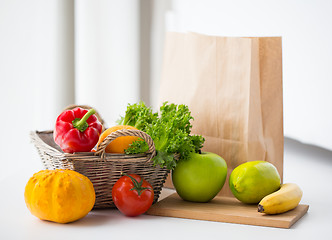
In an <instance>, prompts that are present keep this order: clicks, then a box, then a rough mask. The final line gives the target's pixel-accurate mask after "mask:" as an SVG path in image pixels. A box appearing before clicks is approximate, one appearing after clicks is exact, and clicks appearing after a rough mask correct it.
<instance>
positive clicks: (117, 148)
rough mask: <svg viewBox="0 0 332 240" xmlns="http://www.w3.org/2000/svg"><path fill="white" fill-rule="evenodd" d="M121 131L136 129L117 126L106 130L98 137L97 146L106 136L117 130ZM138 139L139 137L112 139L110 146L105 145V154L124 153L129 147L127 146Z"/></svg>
mask: <svg viewBox="0 0 332 240" xmlns="http://www.w3.org/2000/svg"><path fill="white" fill-rule="evenodd" d="M121 129H132V130H137V128H135V127H132V126H129V125H118V126H114V127H111V128H108V129H106V130H105V131H104V132H103V133H102V134H101V135H100V137H99V140H98V143H97V146H99V145H100V144H101V143H102V141H103V140H104V139H105V138H106V137H107V136H108V135H110V134H111V133H113V132H115V131H117V130H121ZM138 139H139V137H135V136H124V137H118V138H116V139H114V140H113V141H112V142H111V143H110V144H108V145H107V147H106V149H105V152H107V153H125V150H126V149H127V148H128V147H129V145H130V144H132V143H133V142H135V141H136V140H138Z"/></svg>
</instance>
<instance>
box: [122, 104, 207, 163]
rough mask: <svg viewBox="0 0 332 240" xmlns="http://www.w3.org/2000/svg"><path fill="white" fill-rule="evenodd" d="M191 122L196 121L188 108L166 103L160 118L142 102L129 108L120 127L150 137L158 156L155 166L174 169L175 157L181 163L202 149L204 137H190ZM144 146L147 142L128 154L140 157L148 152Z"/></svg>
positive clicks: (138, 145) (129, 150) (133, 145)
mask: <svg viewBox="0 0 332 240" xmlns="http://www.w3.org/2000/svg"><path fill="white" fill-rule="evenodd" d="M191 120H193V117H192V116H191V113H190V111H189V108H188V106H186V105H183V104H180V105H176V104H168V102H164V103H163V105H162V106H161V107H160V113H159V115H158V114H157V113H153V111H152V109H151V108H150V107H147V106H146V105H145V104H144V103H143V102H140V103H138V104H129V105H128V107H127V111H126V114H125V116H124V117H122V118H121V119H120V120H119V121H118V123H119V124H125V125H131V126H134V127H136V128H138V129H139V130H141V131H144V132H146V133H147V134H148V135H150V136H151V138H152V139H153V141H154V144H155V148H156V153H157V154H156V156H155V157H154V159H153V161H154V164H155V165H160V166H161V167H167V168H168V169H174V167H175V166H176V162H177V159H176V156H178V157H179V159H188V157H189V155H190V154H191V153H193V152H198V151H199V150H200V149H201V148H202V146H203V143H204V138H203V137H202V136H200V135H190V132H191V128H192V124H191V123H190V121H191ZM144 145H146V143H145V142H144V141H140V142H136V143H135V144H132V145H131V146H130V147H129V148H128V149H127V152H128V153H141V151H142V149H144V148H146V146H144Z"/></svg>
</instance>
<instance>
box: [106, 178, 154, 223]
mask: <svg viewBox="0 0 332 240" xmlns="http://www.w3.org/2000/svg"><path fill="white" fill-rule="evenodd" d="M153 197H154V193H153V189H152V186H151V185H150V183H148V182H147V181H145V180H144V179H143V178H141V177H140V176H138V175H136V174H129V175H125V176H122V177H121V178H120V179H119V180H118V181H117V182H116V183H115V184H114V186H113V189H112V199H113V202H114V204H115V206H116V207H117V208H118V209H119V210H120V212H122V213H123V214H125V215H127V216H130V217H134V216H137V215H140V214H142V213H145V212H146V211H147V210H148V209H149V208H150V206H151V205H152V202H153Z"/></svg>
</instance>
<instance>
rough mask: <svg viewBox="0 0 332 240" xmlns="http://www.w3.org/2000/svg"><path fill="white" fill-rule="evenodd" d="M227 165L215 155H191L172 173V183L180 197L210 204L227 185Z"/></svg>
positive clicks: (181, 161) (208, 153)
mask: <svg viewBox="0 0 332 240" xmlns="http://www.w3.org/2000/svg"><path fill="white" fill-rule="evenodd" d="M226 176H227V164H226V162H225V160H224V159H223V158H222V157H220V156H219V155H217V154H215V153H210V152H202V153H191V154H190V156H189V158H188V159H186V160H180V161H179V162H178V163H177V165H176V167H175V169H174V170H173V171H172V181H173V185H174V187H175V189H176V192H177V193H178V194H179V196H180V197H181V198H182V199H184V200H187V201H192V202H208V201H210V200H212V199H213V198H214V197H215V196H216V195H217V194H218V192H219V191H220V190H221V189H222V187H223V186H224V184H225V180H226Z"/></svg>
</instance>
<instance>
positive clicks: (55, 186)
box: [24, 169, 96, 223]
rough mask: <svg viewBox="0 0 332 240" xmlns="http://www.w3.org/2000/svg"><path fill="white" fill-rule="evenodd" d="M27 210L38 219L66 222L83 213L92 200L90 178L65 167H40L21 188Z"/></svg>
mask: <svg viewBox="0 0 332 240" xmlns="http://www.w3.org/2000/svg"><path fill="white" fill-rule="evenodd" d="M24 198H25V203H26V205H27V207H28V209H29V210H30V212H31V213H32V214H33V215H35V216H36V217H38V218H40V219H42V220H48V221H52V222H57V223H69V222H73V221H76V220H78V219H81V218H83V217H84V216H86V215H87V214H88V213H89V212H90V211H91V209H92V208H93V206H94V204H95V200H96V195H95V191H94V188H93V185H92V183H91V181H90V180H89V179H88V178H87V177H85V176H84V175H82V174H80V173H78V172H75V171H72V170H68V169H66V170H65V169H56V170H41V171H39V172H37V173H35V174H34V175H33V176H32V177H31V178H30V179H29V181H28V183H27V185H26V187H25V192H24Z"/></svg>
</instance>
